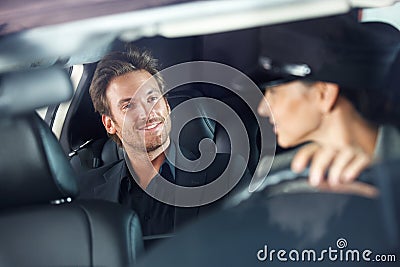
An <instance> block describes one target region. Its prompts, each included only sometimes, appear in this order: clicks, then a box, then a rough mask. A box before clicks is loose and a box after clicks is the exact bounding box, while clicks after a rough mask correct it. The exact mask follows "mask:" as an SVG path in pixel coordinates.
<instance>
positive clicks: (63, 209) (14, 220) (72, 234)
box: [0, 114, 143, 267]
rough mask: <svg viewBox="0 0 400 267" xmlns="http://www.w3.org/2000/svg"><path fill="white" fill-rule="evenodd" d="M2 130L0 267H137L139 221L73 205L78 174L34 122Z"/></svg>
mask: <svg viewBox="0 0 400 267" xmlns="http://www.w3.org/2000/svg"><path fill="white" fill-rule="evenodd" d="M0 124H1V126H2V131H1V134H0V137H1V138H0V142H1V146H2V148H4V149H2V150H1V152H0V153H1V154H0V157H1V161H0V183H1V184H0V203H1V204H0V236H1V238H0V266H113V267H114V266H133V264H134V263H135V261H136V258H137V256H138V255H139V254H140V252H141V250H142V248H143V243H142V242H143V241H142V236H141V230H140V225H139V220H138V217H137V215H136V214H135V213H134V212H133V211H130V210H127V209H125V208H124V207H122V206H120V205H118V204H115V203H110V202H106V201H100V200H90V201H72V202H71V203H69V202H70V200H71V199H72V198H73V197H74V196H75V195H76V194H77V191H78V189H77V181H76V180H75V175H74V172H73V171H72V169H71V167H70V165H69V162H68V160H67V158H66V156H65V155H64V154H63V151H62V150H61V147H60V145H59V143H58V142H57V140H56V138H55V136H54V135H53V134H52V132H51V131H50V129H49V128H48V127H47V126H46V125H45V124H44V122H43V121H42V120H41V119H40V118H39V117H38V116H37V115H36V114H35V115H33V114H32V115H26V116H21V117H18V118H15V117H14V118H1V119H0ZM65 198H68V201H65V202H64V203H62V201H58V203H61V204H58V205H57V204H51V202H53V203H54V200H57V199H65Z"/></svg>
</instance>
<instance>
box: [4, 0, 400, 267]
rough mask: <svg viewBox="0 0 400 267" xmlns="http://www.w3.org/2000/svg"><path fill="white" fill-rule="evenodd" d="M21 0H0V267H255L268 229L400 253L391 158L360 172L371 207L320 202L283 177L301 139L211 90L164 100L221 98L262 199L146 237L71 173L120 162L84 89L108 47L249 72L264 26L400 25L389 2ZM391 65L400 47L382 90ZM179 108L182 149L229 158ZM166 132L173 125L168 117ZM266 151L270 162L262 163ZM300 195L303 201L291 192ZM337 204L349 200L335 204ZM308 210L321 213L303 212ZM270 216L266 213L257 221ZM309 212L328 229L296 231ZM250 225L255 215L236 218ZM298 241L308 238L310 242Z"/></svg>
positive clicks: (181, 91)
mask: <svg viewBox="0 0 400 267" xmlns="http://www.w3.org/2000/svg"><path fill="white" fill-rule="evenodd" d="M23 2H24V1H14V2H13V3H11V1H6V2H4V3H1V4H0V17H2V18H1V19H0V110H1V111H2V112H1V115H0V125H1V129H2V131H1V132H0V136H1V138H0V140H1V141H0V142H1V147H2V149H1V150H0V159H1V161H0V165H1V167H0V182H1V183H2V185H1V186H0V198H1V201H0V203H1V204H0V206H1V207H0V226H2V227H0V229H1V230H0V231H1V241H0V248H1V249H0V265H1V266H242V265H244V266H246V265H247V266H256V265H258V264H260V262H259V261H256V259H257V258H256V257H255V256H254V255H255V253H256V252H257V251H256V250H255V248H259V247H260V248H261V246H262V242H263V240H264V241H266V240H265V239H266V238H267V236H269V237H270V238H271V240H278V241H279V242H278V241H276V242H275V243H274V244H273V245H274V246H275V247H276V248H279V247H282V246H283V247H286V248H290V245H291V244H293V243H295V242H297V240H298V239H302V240H303V241H304V240H305V241H304V244H306V245H307V244H318V245H321V246H322V244H325V243H326V242H335V241H336V239H337V238H339V237H340V236H337V235H338V233H342V234H343V235H347V236H350V235H352V233H355V236H356V237H357V238H355V239H354V240H353V241H354V243H353V244H352V245H353V246H361V247H362V246H363V245H365V244H366V245H367V246H369V245H371V244H374V246H372V247H370V249H375V250H376V251H378V250H379V251H381V252H382V253H388V252H391V253H396V255H397V256H398V257H400V255H399V253H398V249H399V248H400V243H399V242H400V234H399V231H400V228H399V225H400V213H399V211H398V210H397V208H398V207H399V204H400V200H399V198H398V195H395V194H396V193H395V192H399V190H397V191H396V190H394V191H393V188H397V187H398V185H399V184H398V182H397V180H395V179H386V178H385V177H387V176H390V177H394V176H396V175H397V170H398V164H396V162H391V163H388V164H386V165H383V166H377V167H376V168H372V169H369V170H368V171H366V172H365V173H363V174H362V175H361V177H360V179H361V180H365V181H367V180H373V181H375V182H376V183H377V184H378V185H379V186H380V189H381V196H380V197H379V198H378V199H377V200H376V201H372V200H369V199H364V198H362V197H359V196H348V197H346V199H345V200H343V199H341V198H340V197H336V196H335V195H328V196H326V195H324V194H323V193H321V191H320V190H318V189H315V188H312V187H311V186H309V185H308V184H307V182H306V179H307V176H308V173H307V171H306V172H304V173H303V174H301V175H295V176H296V177H294V178H295V179H293V177H292V176H293V175H294V174H293V172H291V171H289V166H290V161H291V159H292V158H293V155H294V153H295V152H296V151H297V148H298V147H295V148H290V149H285V148H282V147H280V146H279V145H277V144H276V143H273V144H265V141H263V138H264V137H265V136H263V134H262V131H261V129H268V130H269V131H271V130H272V128H273V126H272V125H270V124H269V123H268V121H267V120H266V119H265V118H262V117H261V116H260V115H259V114H258V113H257V112H254V110H256V109H257V107H254V106H249V105H248V103H246V101H245V100H244V99H243V98H241V97H240V95H239V94H236V93H234V92H233V91H232V90H229V89H227V88H223V87H222V86H219V85H216V84H209V83H203V82H195V83H191V84H185V85H182V86H179V87H177V88H174V89H173V90H171V91H169V92H168V94H166V95H165V97H166V98H167V100H168V102H169V104H170V106H171V109H172V110H173V109H174V108H176V107H178V106H179V105H180V104H182V103H185V101H188V100H192V99H196V98H197V99H199V98H207V99H212V100H217V101H220V102H222V103H224V104H225V105H227V106H229V107H230V108H231V109H232V110H233V111H234V112H235V113H236V114H237V115H238V116H239V118H240V120H241V121H242V123H243V125H244V126H245V130H246V132H247V140H246V142H248V144H249V154H248V157H247V155H241V156H243V158H248V160H247V162H246V167H247V169H248V171H249V173H250V174H251V175H261V176H262V175H263V173H269V174H268V176H267V179H265V181H264V183H263V184H262V185H261V186H260V187H259V188H258V190H257V191H256V192H261V193H259V194H252V192H249V191H248V190H247V191H245V192H242V193H241V194H240V195H235V197H232V199H230V201H228V202H227V203H228V204H227V206H228V207H229V208H228V209H221V210H217V211H215V212H214V213H213V215H212V216H210V217H207V218H206V219H205V220H203V221H199V222H197V221H196V222H193V225H192V224H189V225H186V226H185V227H184V228H183V229H182V232H179V233H177V234H176V235H175V233H174V234H167V235H157V236H143V235H142V233H141V226H140V223H139V219H138V216H137V215H136V214H135V212H134V211H132V210H129V209H126V208H125V207H122V206H121V205H119V204H117V203H110V202H107V201H102V200H80V199H77V196H78V194H79V191H78V184H79V179H80V178H81V174H83V173H85V172H87V171H89V170H92V169H96V168H99V167H102V166H106V165H109V164H112V163H115V162H117V161H119V160H122V159H123V158H124V151H123V149H122V148H121V147H119V146H118V145H117V144H116V143H115V142H114V141H112V140H111V139H110V138H109V136H108V135H107V132H106V130H105V129H104V126H103V124H102V121H101V117H100V115H99V114H98V113H97V112H95V110H94V107H93V103H92V101H91V98H90V95H89V87H90V84H91V81H92V78H93V75H94V72H95V69H96V65H97V63H98V61H99V60H100V59H101V58H102V57H103V56H104V55H105V54H107V53H108V52H110V51H121V50H123V49H124V48H125V47H126V46H127V45H130V46H134V47H138V48H141V49H146V50H149V51H151V52H152V55H153V56H154V58H156V59H158V61H159V63H160V65H161V68H162V69H166V68H168V67H171V66H174V65H176V64H180V63H184V62H192V61H211V62H217V63H222V64H225V65H228V66H230V67H232V68H235V69H237V70H239V71H241V72H243V73H244V74H248V73H249V72H250V71H251V70H252V68H253V67H254V65H255V64H257V62H258V55H259V50H260V47H259V46H260V43H259V37H260V30H261V28H262V27H264V26H268V25H271V24H275V23H282V22H288V21H296V20H301V19H305V18H312V17H323V16H329V15H334V14H341V13H345V12H349V11H350V10H353V12H354V14H355V15H359V16H360V20H363V21H378V20H381V21H386V20H388V19H387V18H386V17H389V18H390V19H389V20H391V21H390V22H391V23H393V24H394V25H395V26H396V27H397V28H398V29H400V21H399V20H398V17H399V16H398V13H399V12H400V4H398V3H397V4H396V2H397V1H382V2H381V3H377V2H376V1H356V0H352V1H350V0H349V1H347V0H343V1H342V0H341V1H318V0H297V1H293V0H292V1H290V0H283V1H274V0H271V1H262V0H249V1H242V0H237V1H225V0H222V1H188V0H166V1H132V2H130V1H112V2H113V3H110V2H109V1H86V2H85V1H84V2H83V3H82V2H81V3H79V2H80V1H69V2H68V1H61V2H60V3H56V2H54V3H53V2H52V1H48V0H41V1H36V5H35V4H27V5H24V3H23ZM90 2H91V3H90ZM383 2H385V3H383ZM360 10H361V11H360ZM360 14H362V18H361V15H360ZM24 15H25V18H24ZM385 16H386V17H385ZM393 18H394V19H393ZM396 23H398V24H396ZM399 59H400V54H399V56H398V59H397V61H396V63H395V64H394V65H393V68H392V75H391V80H390V81H389V86H390V87H392V88H398V87H399V84H400V82H399V78H398V77H399V75H398V73H399V71H400V70H399V66H400V64H399V63H400V62H399ZM394 97H398V96H397V95H396V96H394ZM260 100H261V99H260ZM190 108H191V109H192V110H191V112H194V114H198V115H197V116H198V117H196V118H195V119H193V120H191V121H190V122H188V123H187V124H185V126H184V127H183V128H182V129H181V131H180V132H179V143H180V145H182V146H184V147H189V148H190V150H191V151H195V152H198V154H197V155H196V156H198V157H200V156H201V151H200V148H199V147H200V143H201V142H202V141H203V140H204V139H207V140H211V141H212V142H213V144H214V145H215V149H216V152H221V153H230V152H231V148H232V143H231V140H230V137H229V134H228V133H227V130H226V128H225V127H224V125H222V124H220V123H219V122H217V121H216V120H214V119H211V118H210V117H211V115H210V114H211V113H210V110H207V109H206V108H204V106H202V105H192V106H191V107H190ZM260 121H262V124H260ZM224 123H226V124H227V125H228V124H230V123H232V122H230V121H226V122H224ZM172 128H173V129H174V128H179V125H174V122H173V121H172ZM266 151H267V152H266ZM270 151H273V152H274V155H269V153H270ZM265 153H266V154H267V156H274V159H273V161H272V163H271V164H267V163H266V161H267V160H266V158H264V156H265ZM268 162H269V161H268ZM259 173H261V174H259ZM371 177H372V178H371ZM382 177H383V178H382ZM379 178H381V179H379ZM299 195H301V196H302V199H304V201H303V202H302V200H300V201H299V198H296V197H293V196H299ZM341 201H343V202H346V203H347V202H351V203H352V205H351V206H350V207H347V208H343V209H342V210H341V209H340V207H339V208H337V207H338V205H339V206H340V203H341ZM338 203H339V204H338ZM313 204H315V206H316V207H315V209H316V210H318V211H320V213H321V214H322V215H321V216H319V217H315V218H314V217H313V215H309V213H308V212H307V211H306V210H304V207H305V206H311V205H313ZM297 205H298V206H297ZM278 209H287V210H289V211H290V212H291V214H292V217H290V218H282V217H281V218H280V217H279V215H280V214H281V213H279V210H278ZM324 210H325V211H326V210H328V211H326V213H325V212H324ZM354 210H357V211H359V212H354ZM329 211H332V212H329ZM263 214H267V215H265V216H264V215H263ZM268 216H269V217H274V216H275V217H274V218H277V219H276V220H269V221H268V220H267V219H266V217H268ZM282 216H283V215H282ZM225 218H229V221H228V222H227V221H226V220H225ZM318 220H321V221H324V222H326V223H328V222H329V223H331V222H332V221H334V222H340V223H338V224H333V226H332V227H337V228H333V229H332V231H331V232H329V234H326V235H322V234H321V235H320V233H318V234H315V232H313V231H311V230H310V229H306V228H307V225H310V224H311V223H312V221H318ZM248 221H251V222H253V223H250V224H249V226H246V223H247V222H248ZM296 221H298V225H296ZM285 223H286V225H285ZM277 225H279V227H277ZM360 225H362V226H361V227H360ZM297 226H298V227H300V228H302V229H301V231H300V230H299V232H300V233H301V234H298V235H296V234H295V235H293V236H291V235H290V233H289V232H290V231H287V229H291V228H296V227H297ZM251 227H254V228H251ZM285 227H286V228H285ZM321 227H322V226H321ZM304 229H306V230H304ZM303 230H304V231H303ZM314 230H315V229H314ZM325 230H326V229H324V231H325ZM302 231H303V232H302ZM315 231H317V230H315ZM321 231H322V230H321ZM317 232H318V231H317ZM369 232H372V233H373V234H372V235H370V236H367V235H368V233H369ZM306 235H308V237H310V238H311V237H313V238H315V240H317V241H316V243H307V242H308V241H309V240H308V239H307V238H306V237H305V236H306ZM208 237H210V238H208ZM207 238H208V239H207ZM318 238H319V239H318ZM335 238H336V239H335ZM310 240H311V239H310ZM315 240H312V241H313V242H314V241H315ZM210 242H212V243H211V244H210ZM310 242H311V241H310ZM252 244H254V245H255V246H253V247H252V246H251V245H252ZM252 249H253V250H254V251H252ZM185 250H186V252H185ZM217 252H219V253H217ZM242 253H243V255H245V256H243V257H241V255H242ZM253 254H254V255H253ZM221 255H225V256H226V257H225V256H223V257H222V256H221ZM248 255H251V256H248ZM253 256H254V258H250V257H253ZM399 260H400V258H399V259H397V261H399ZM138 263H139V265H137V264H138ZM303 263H304V262H303ZM305 264H306V265H307V262H306V263H305ZM331 264H332V263H331ZM324 266H325V265H324Z"/></svg>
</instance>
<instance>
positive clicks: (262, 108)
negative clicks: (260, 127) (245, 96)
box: [257, 96, 271, 117]
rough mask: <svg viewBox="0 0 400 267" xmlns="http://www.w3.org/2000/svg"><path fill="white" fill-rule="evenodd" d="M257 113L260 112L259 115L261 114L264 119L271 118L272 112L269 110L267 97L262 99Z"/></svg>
mask: <svg viewBox="0 0 400 267" xmlns="http://www.w3.org/2000/svg"><path fill="white" fill-rule="evenodd" d="M257 112H258V114H259V115H260V116H263V117H269V116H271V112H270V110H269V105H268V102H267V97H266V96H264V97H263V98H262V99H261V101H260V103H259V104H258V109H257Z"/></svg>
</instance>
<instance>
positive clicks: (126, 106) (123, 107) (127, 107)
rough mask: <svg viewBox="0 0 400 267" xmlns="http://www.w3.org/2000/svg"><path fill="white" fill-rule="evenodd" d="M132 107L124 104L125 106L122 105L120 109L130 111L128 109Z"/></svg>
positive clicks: (129, 104) (130, 104)
mask: <svg viewBox="0 0 400 267" xmlns="http://www.w3.org/2000/svg"><path fill="white" fill-rule="evenodd" d="M132 106H133V105H132V103H128V104H126V105H123V106H122V109H123V110H126V109H130V108H132Z"/></svg>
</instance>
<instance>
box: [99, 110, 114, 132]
mask: <svg viewBox="0 0 400 267" xmlns="http://www.w3.org/2000/svg"><path fill="white" fill-rule="evenodd" d="M101 121H102V122H103V125H104V128H106V131H107V133H109V134H115V133H116V132H117V130H116V129H115V123H114V121H113V120H112V119H111V117H110V116H107V115H104V114H103V115H101Z"/></svg>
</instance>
